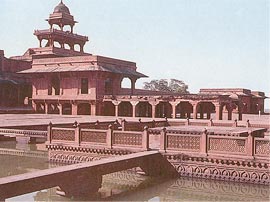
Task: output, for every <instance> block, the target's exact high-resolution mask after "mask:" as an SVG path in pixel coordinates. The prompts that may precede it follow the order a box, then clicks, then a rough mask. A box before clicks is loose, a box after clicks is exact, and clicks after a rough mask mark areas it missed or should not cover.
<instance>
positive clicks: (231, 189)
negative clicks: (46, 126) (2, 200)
mask: <svg viewBox="0 0 270 202" xmlns="http://www.w3.org/2000/svg"><path fill="white" fill-rule="evenodd" d="M15 146H16V145H15ZM54 166H55V164H54V165H50V164H49V163H48V162H47V161H46V160H45V159H39V158H29V157H19V156H8V155H0V177H4V176H9V175H16V174H21V173H26V172H33V171H35V170H41V169H46V168H49V167H54ZM269 194H270V191H269V187H267V186H263V185H252V184H242V183H233V182H224V181H215V180H204V179H196V178H178V179H172V180H165V179H160V178H151V177H147V176H142V175H139V174H136V172H134V171H122V172H117V173H112V174H109V175H105V176H103V183H102V188H101V189H100V190H99V193H97V194H96V195H95V196H93V198H91V199H87V200H96V201H269ZM79 200H83V199H67V198H64V197H60V196H58V195H57V194H56V188H53V189H48V190H42V191H39V192H35V193H31V194H27V195H24V196H18V197H14V198H11V199H7V200H6V201H11V202H13V201H35V202H37V201H79Z"/></svg>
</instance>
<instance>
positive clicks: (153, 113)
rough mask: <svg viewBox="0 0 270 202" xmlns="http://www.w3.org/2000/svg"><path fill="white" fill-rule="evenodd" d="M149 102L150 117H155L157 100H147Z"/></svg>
mask: <svg viewBox="0 0 270 202" xmlns="http://www.w3.org/2000/svg"><path fill="white" fill-rule="evenodd" d="M149 104H150V105H151V106H152V118H155V117H156V106H157V104H158V103H157V102H149Z"/></svg>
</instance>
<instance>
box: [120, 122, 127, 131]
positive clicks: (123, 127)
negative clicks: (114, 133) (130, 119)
mask: <svg viewBox="0 0 270 202" xmlns="http://www.w3.org/2000/svg"><path fill="white" fill-rule="evenodd" d="M121 127H122V131H125V130H126V120H125V119H123V120H122V121H121Z"/></svg>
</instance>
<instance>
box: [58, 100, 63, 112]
mask: <svg viewBox="0 0 270 202" xmlns="http://www.w3.org/2000/svg"><path fill="white" fill-rule="evenodd" d="M58 105H59V106H58V109H59V114H60V115H63V107H62V104H60V103H59V104H58Z"/></svg>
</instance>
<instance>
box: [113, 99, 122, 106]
mask: <svg viewBox="0 0 270 202" xmlns="http://www.w3.org/2000/svg"><path fill="white" fill-rule="evenodd" d="M112 103H113V104H114V105H115V106H118V105H119V104H120V103H121V101H117V100H113V101H112Z"/></svg>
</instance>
